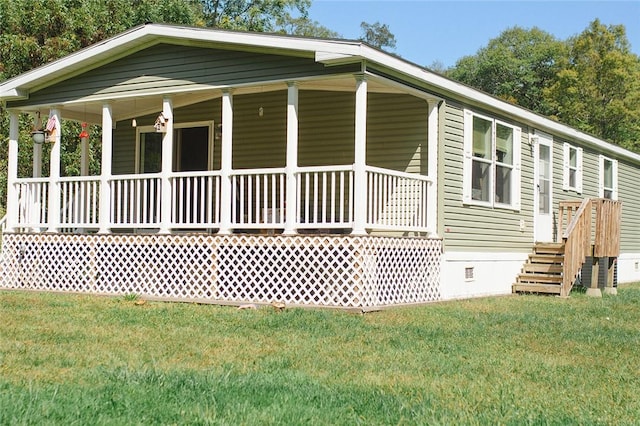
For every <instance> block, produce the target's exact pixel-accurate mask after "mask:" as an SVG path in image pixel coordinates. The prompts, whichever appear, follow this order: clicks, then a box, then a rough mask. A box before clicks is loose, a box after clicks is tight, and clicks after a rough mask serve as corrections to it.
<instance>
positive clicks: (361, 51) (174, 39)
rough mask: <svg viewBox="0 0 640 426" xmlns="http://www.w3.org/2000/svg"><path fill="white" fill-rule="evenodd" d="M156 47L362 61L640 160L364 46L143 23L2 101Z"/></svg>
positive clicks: (5, 91) (639, 158)
mask: <svg viewBox="0 0 640 426" xmlns="http://www.w3.org/2000/svg"><path fill="white" fill-rule="evenodd" d="M159 43H169V44H183V45H193V46H199V45H203V46H204V45H206V46H208V47H216V46H218V47H225V48H227V49H228V48H229V47H232V48H234V49H239V50H247V51H259V52H268V53H280V54H285V55H293V56H301V57H309V58H313V59H314V60H315V61H316V62H318V63H322V64H325V65H327V66H331V65H338V64H346V63H356V62H363V61H364V62H366V63H368V64H376V65H378V66H380V67H382V68H383V69H385V70H389V72H390V73H392V74H394V75H395V76H398V77H399V78H400V79H406V80H411V81H413V82H418V83H419V84H420V85H421V86H422V88H423V89H425V90H426V91H429V92H432V93H436V94H437V95H446V96H449V97H452V98H454V99H456V100H459V101H462V102H465V103H467V104H470V105H472V106H477V107H482V108H484V109H487V110H490V111H493V112H497V113H500V114H504V115H506V116H509V117H512V118H513V119H515V120H518V121H520V122H522V123H524V124H527V125H529V126H531V127H534V128H537V129H540V130H543V131H548V132H551V133H554V134H558V135H561V136H563V137H565V138H568V139H571V140H578V141H580V142H582V143H585V144H588V145H592V146H594V147H597V148H599V149H601V150H605V151H608V152H610V153H612V154H614V155H618V156H622V157H626V158H628V159H630V160H633V161H634V162H637V163H640V155H638V154H635V153H632V152H630V151H627V150H626V149H624V148H621V147H619V146H617V145H613V144H610V143H607V142H605V141H603V140H601V139H599V138H596V137H595V136H592V135H589V134H587V133H584V132H581V131H579V130H577V129H574V128H572V127H569V126H567V125H564V124H562V123H559V122H557V121H553V120H551V119H549V118H546V117H543V116H541V115H539V114H537V113H534V112H532V111H529V110H526V109H524V108H522V107H519V106H516V105H513V104H510V103H508V102H505V101H503V100H501V99H498V98H496V97H494V96H492V95H489V94H486V93H484V92H481V91H479V90H477V89H474V88H472V87H470V86H467V85H465V84H462V83H459V82H456V81H454V80H451V79H448V78H446V77H444V76H442V75H440V74H437V73H434V72H431V71H429V70H427V69H425V68H423V67H421V66H418V65H416V64H414V63H411V62H409V61H406V60H404V59H402V58H399V57H397V56H395V55H392V54H389V53H386V52H383V51H382V50H379V49H376V48H373V47H371V46H369V45H367V44H365V43H362V42H359V41H352V40H339V39H318V38H305V37H297V36H290V35H283V34H268V33H250V32H238V31H228V30H218V29H210V28H195V27H183V26H173V25H162V24H145V25H142V26H138V27H135V28H132V29H131V30H129V31H126V32H124V33H121V34H119V35H117V36H115V37H112V38H109V39H107V40H104V41H102V42H99V43H96V44H94V45H91V46H89V47H87V48H85V49H82V50H79V51H77V52H75V53H72V54H70V55H67V56H65V57H63V58H61V59H59V60H56V61H53V62H51V63H48V64H46V65H43V66H41V67H38V68H35V69H33V70H31V71H28V72H26V73H24V74H21V75H18V76H16V77H14V78H12V79H9V80H7V81H5V82H3V83H1V84H0V101H2V102H6V101H12V100H20V99H27V98H28V97H29V94H30V93H31V92H34V91H37V90H39V89H42V88H44V87H48V86H51V85H53V84H55V83H57V82H59V81H61V80H65V79H68V78H70V77H72V76H75V75H78V74H81V73H83V72H87V71H89V70H91V69H94V68H96V67H99V66H101V65H103V64H106V63H109V62H112V61H115V60H117V59H119V58H122V57H124V56H128V55H131V54H132V53H134V52H136V51H139V50H142V49H144V48H146V47H149V46H153V45H156V44H159Z"/></svg>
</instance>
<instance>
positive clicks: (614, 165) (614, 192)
mask: <svg viewBox="0 0 640 426" xmlns="http://www.w3.org/2000/svg"><path fill="white" fill-rule="evenodd" d="M598 160H599V161H598V163H599V180H598V196H599V197H600V198H607V199H609V200H614V201H617V200H618V160H615V159H613V158H610V157H607V156H604V155H602V154H600V155H599V157H598ZM606 162H610V163H611V185H612V186H611V187H606V186H605V185H604V181H605V176H604V172H605V164H606ZM605 191H611V198H608V197H605Z"/></svg>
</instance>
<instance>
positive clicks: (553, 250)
mask: <svg viewBox="0 0 640 426" xmlns="http://www.w3.org/2000/svg"><path fill="white" fill-rule="evenodd" d="M533 252H534V253H536V254H564V244H563V243H537V244H536V245H535V246H534V247H533Z"/></svg>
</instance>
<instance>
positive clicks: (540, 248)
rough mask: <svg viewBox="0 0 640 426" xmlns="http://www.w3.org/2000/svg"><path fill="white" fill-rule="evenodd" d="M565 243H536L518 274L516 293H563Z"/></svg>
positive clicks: (513, 289) (514, 289)
mask: <svg viewBox="0 0 640 426" xmlns="http://www.w3.org/2000/svg"><path fill="white" fill-rule="evenodd" d="M564 247H565V245H564V243H536V244H535V246H534V247H533V253H532V254H530V255H529V258H528V259H527V262H526V263H525V264H524V266H523V267H522V271H521V272H520V273H519V274H518V276H517V278H516V282H515V284H513V285H512V287H511V288H512V291H513V292H514V293H548V294H557V295H560V294H561V293H562V268H563V263H564Z"/></svg>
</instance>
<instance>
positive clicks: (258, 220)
mask: <svg viewBox="0 0 640 426" xmlns="http://www.w3.org/2000/svg"><path fill="white" fill-rule="evenodd" d="M285 181H286V175H285V169H283V168H277V169H251V170H235V171H233V173H232V174H231V193H232V194H231V222H232V223H233V224H234V225H237V227H238V228H283V227H284V221H285V207H286V203H285V195H286V187H285Z"/></svg>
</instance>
